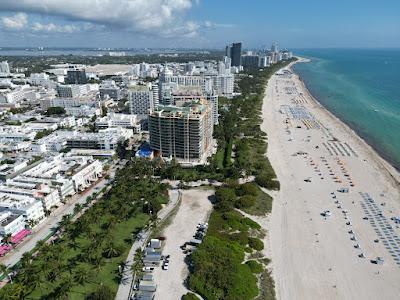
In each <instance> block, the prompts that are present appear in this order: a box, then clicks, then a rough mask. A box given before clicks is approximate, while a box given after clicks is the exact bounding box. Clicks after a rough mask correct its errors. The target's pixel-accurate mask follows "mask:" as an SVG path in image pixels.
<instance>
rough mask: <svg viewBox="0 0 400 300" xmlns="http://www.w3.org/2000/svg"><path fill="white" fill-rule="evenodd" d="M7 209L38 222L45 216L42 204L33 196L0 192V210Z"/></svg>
mask: <svg viewBox="0 0 400 300" xmlns="http://www.w3.org/2000/svg"><path fill="white" fill-rule="evenodd" d="M4 210H8V211H11V212H13V213H15V214H19V215H22V216H23V217H24V220H25V222H27V221H28V220H32V221H36V222H40V221H41V220H42V219H44V218H45V214H44V210H43V205H42V203H41V202H40V201H38V200H36V199H35V198H33V197H29V196H21V195H13V194H5V193H0V211H4Z"/></svg>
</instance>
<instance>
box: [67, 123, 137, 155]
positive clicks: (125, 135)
mask: <svg viewBox="0 0 400 300" xmlns="http://www.w3.org/2000/svg"><path fill="white" fill-rule="evenodd" d="M69 133H70V134H69V136H67V137H66V140H67V147H68V148H71V149H74V148H80V149H99V150H115V149H117V146H118V142H122V141H124V140H126V139H129V138H131V137H132V136H133V131H132V130H131V129H125V128H121V127H116V128H107V129H102V130H99V132H77V131H70V132H69Z"/></svg>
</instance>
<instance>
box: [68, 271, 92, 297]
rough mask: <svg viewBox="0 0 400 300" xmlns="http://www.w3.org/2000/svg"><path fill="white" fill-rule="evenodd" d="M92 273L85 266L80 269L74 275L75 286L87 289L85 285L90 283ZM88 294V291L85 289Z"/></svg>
mask: <svg viewBox="0 0 400 300" xmlns="http://www.w3.org/2000/svg"><path fill="white" fill-rule="evenodd" d="M90 274H91V273H90V271H89V270H88V269H86V268H85V267H83V266H80V267H78V268H77V269H76V270H75V272H74V273H73V275H72V279H73V280H74V283H75V284H78V285H80V286H83V287H85V284H86V283H88V282H89V278H90ZM84 292H85V294H86V289H85V288H84Z"/></svg>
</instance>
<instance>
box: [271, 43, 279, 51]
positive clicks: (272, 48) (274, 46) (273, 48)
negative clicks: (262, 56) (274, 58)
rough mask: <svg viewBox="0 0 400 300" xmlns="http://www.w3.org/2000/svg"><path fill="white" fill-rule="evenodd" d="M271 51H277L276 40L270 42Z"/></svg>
mask: <svg viewBox="0 0 400 300" xmlns="http://www.w3.org/2000/svg"><path fill="white" fill-rule="evenodd" d="M271 52H274V53H278V43H277V42H274V43H272V46H271Z"/></svg>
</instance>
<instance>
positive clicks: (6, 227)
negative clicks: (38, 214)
mask: <svg viewBox="0 0 400 300" xmlns="http://www.w3.org/2000/svg"><path fill="white" fill-rule="evenodd" d="M24 228H25V220H24V218H23V217H22V216H21V215H17V214H14V213H12V212H10V211H3V212H0V235H3V236H4V235H7V234H11V235H14V234H16V233H18V232H20V231H21V230H23V229H24Z"/></svg>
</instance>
